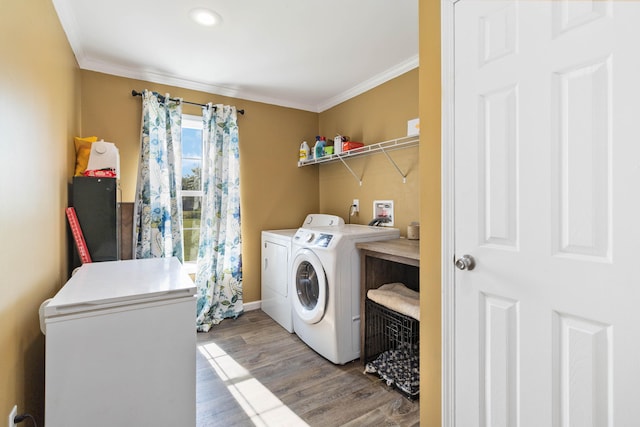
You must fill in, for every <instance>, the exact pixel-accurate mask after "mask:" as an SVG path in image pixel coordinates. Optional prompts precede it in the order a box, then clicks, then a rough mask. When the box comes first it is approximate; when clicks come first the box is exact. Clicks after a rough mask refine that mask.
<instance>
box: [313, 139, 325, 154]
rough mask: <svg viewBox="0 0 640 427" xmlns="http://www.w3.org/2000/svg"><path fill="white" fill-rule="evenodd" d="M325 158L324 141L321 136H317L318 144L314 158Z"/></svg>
mask: <svg viewBox="0 0 640 427" xmlns="http://www.w3.org/2000/svg"><path fill="white" fill-rule="evenodd" d="M322 156H324V141H322V139H321V138H320V137H319V136H316V144H315V145H314V146H313V157H314V158H315V159H319V158H320V157H322Z"/></svg>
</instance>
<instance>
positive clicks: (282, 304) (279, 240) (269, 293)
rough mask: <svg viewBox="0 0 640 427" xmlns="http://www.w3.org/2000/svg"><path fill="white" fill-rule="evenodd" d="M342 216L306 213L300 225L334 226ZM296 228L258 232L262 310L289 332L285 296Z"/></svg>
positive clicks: (291, 323)
mask: <svg viewBox="0 0 640 427" xmlns="http://www.w3.org/2000/svg"><path fill="white" fill-rule="evenodd" d="M342 224H344V220H343V219H342V218H340V217H339V216H336V215H326V214H309V215H307V217H306V218H305V220H304V222H303V224H302V227H309V228H314V227H317V226H337V225H342ZM296 231H297V229H296V228H292V229H287V230H265V231H263V232H262V240H261V243H262V246H261V247H262V279H261V285H262V290H261V293H262V296H261V298H262V301H261V308H262V311H264V312H265V313H267V314H268V315H269V316H270V317H271V318H272V319H273V320H275V321H276V322H278V323H279V324H280V325H281V326H282V327H283V328H285V329H286V330H287V331H289V332H293V318H292V315H291V300H290V298H289V276H290V275H289V269H290V264H289V263H290V262H291V239H292V238H293V236H294V235H295V233H296Z"/></svg>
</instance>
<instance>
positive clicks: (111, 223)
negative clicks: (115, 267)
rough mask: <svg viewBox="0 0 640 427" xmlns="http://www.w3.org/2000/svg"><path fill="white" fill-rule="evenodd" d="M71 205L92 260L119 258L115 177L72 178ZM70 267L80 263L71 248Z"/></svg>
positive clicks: (116, 182)
mask: <svg viewBox="0 0 640 427" xmlns="http://www.w3.org/2000/svg"><path fill="white" fill-rule="evenodd" d="M71 193H72V197H71V205H72V206H73V207H74V208H75V210H76V215H77V216H78V222H79V223H80V228H81V229H82V233H83V234H84V239H85V241H86V242H87V248H88V249H89V255H90V256H91V260H92V261H93V262H100V261H117V260H118V259H120V215H119V200H120V197H119V188H118V180H117V179H116V178H94V177H85V176H76V177H74V178H73V187H72V190H71ZM73 259H74V262H73V264H74V267H77V266H79V265H80V260H79V258H78V255H77V251H75V250H74V257H73Z"/></svg>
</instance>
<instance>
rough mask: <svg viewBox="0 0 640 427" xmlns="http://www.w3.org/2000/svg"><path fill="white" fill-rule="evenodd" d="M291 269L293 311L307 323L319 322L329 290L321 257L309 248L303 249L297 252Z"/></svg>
mask: <svg viewBox="0 0 640 427" xmlns="http://www.w3.org/2000/svg"><path fill="white" fill-rule="evenodd" d="M291 271H292V274H293V280H292V281H291V283H292V286H293V288H292V291H293V292H292V295H293V298H292V301H293V311H294V312H295V314H296V315H297V316H298V317H300V319H302V320H303V321H304V322H305V323H309V324H313V323H318V322H319V321H320V320H321V319H322V317H323V316H324V312H325V308H326V303H327V291H328V287H327V277H326V275H325V273H324V268H322V263H321V262H320V259H319V258H318V256H317V255H316V254H314V253H313V252H312V251H310V250H309V249H302V250H300V251H298V252H297V253H296V257H295V259H294V260H293V264H292V268H291Z"/></svg>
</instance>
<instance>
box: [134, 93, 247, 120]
mask: <svg viewBox="0 0 640 427" xmlns="http://www.w3.org/2000/svg"><path fill="white" fill-rule="evenodd" d="M131 95H132V96H142V92H138V91H137V90H135V89H133V90H132V91H131ZM156 96H157V97H158V99H159V100H160V101H161V102H164V100H165V97H164V96H162V95H160V94H157V95H156ZM169 100H170V101H179V100H178V99H176V98H169ZM181 102H182V103H184V104H190V105H197V106H199V107H206V106H207V104H200V103H197V102H190V101H181ZM237 111H238V114H242V115H243V116H244V110H237Z"/></svg>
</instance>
